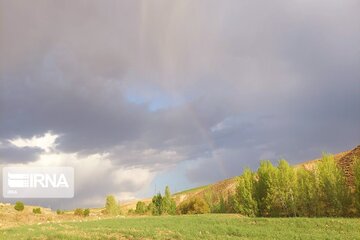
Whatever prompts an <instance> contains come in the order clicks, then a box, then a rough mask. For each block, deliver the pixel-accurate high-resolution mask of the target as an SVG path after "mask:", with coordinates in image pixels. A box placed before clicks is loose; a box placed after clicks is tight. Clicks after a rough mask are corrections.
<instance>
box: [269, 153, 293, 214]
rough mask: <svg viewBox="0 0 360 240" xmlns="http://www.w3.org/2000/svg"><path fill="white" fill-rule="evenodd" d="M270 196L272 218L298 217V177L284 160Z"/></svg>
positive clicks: (276, 172)
mask: <svg viewBox="0 0 360 240" xmlns="http://www.w3.org/2000/svg"><path fill="white" fill-rule="evenodd" d="M271 184H272V185H271V187H270V190H269V195H268V203H269V207H270V212H271V216H286V217H288V216H295V215H296V185H297V184H296V175H295V171H294V169H293V168H292V167H290V165H289V164H288V162H287V161H286V160H284V159H282V160H280V161H279V164H278V167H277V169H276V171H275V175H274V176H273V181H272V182H271Z"/></svg>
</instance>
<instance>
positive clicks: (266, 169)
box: [255, 160, 276, 216]
mask: <svg viewBox="0 0 360 240" xmlns="http://www.w3.org/2000/svg"><path fill="white" fill-rule="evenodd" d="M275 175H276V168H275V167H274V166H273V165H272V163H271V162H270V161H268V160H266V161H261V163H260V167H259V168H258V171H257V178H258V181H257V182H256V184H255V199H256V202H257V206H258V209H259V215H260V216H269V215H270V209H271V196H270V193H271V191H272V190H271V189H272V188H273V186H274V180H275Z"/></svg>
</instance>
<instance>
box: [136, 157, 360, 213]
mask: <svg viewBox="0 0 360 240" xmlns="http://www.w3.org/2000/svg"><path fill="white" fill-rule="evenodd" d="M351 169H352V171H353V176H354V181H353V184H350V185H349V184H347V182H346V178H345V175H344V172H343V170H342V169H341V168H340V167H339V166H338V164H337V163H336V161H335V159H334V156H333V155H329V154H324V155H323V157H322V159H321V160H320V161H319V162H318V163H316V164H314V166H313V168H312V169H305V168H304V167H298V168H294V167H292V166H290V165H289V163H288V162H287V161H286V160H280V161H279V162H278V165H277V166H274V165H273V164H272V163H271V162H270V161H268V160H267V161H261V162H260V166H259V168H258V169H257V171H255V172H254V171H251V170H250V169H245V170H244V172H243V174H242V175H241V176H239V177H238V178H237V186H236V190H235V193H231V194H228V196H227V197H226V198H225V197H224V196H222V195H221V194H220V195H218V196H216V194H215V193H212V192H207V193H205V194H204V196H202V197H199V196H198V197H193V198H190V199H187V200H185V201H183V202H181V203H180V204H179V205H177V206H176V203H175V201H174V200H173V198H172V197H171V194H170V189H169V187H166V188H165V195H164V196H162V195H161V194H160V193H158V194H157V195H155V196H154V197H153V199H152V202H151V203H149V204H148V205H146V204H145V203H144V202H141V201H139V202H138V203H137V204H136V209H135V210H130V213H135V214H152V215H163V214H170V215H172V214H201V213H210V212H211V213H240V214H242V215H246V216H258V217H351V216H360V158H357V159H354V165H353V166H352V168H351ZM214 198H216V201H214ZM214 202H215V203H214Z"/></svg>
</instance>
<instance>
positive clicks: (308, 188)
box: [296, 168, 319, 217]
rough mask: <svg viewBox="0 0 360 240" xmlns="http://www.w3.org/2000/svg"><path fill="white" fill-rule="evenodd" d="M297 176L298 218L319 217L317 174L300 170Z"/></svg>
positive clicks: (303, 169)
mask: <svg viewBox="0 0 360 240" xmlns="http://www.w3.org/2000/svg"><path fill="white" fill-rule="evenodd" d="M296 175H297V188H298V189H297V197H296V198H297V200H296V204H297V213H298V216H303V217H314V216H317V215H318V205H319V197H318V194H319V180H318V178H317V175H316V172H315V171H311V170H306V169H305V168H299V169H297V171H296Z"/></svg>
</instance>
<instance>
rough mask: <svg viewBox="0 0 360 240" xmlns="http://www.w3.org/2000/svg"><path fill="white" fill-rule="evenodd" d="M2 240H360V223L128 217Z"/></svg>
mask: <svg viewBox="0 0 360 240" xmlns="http://www.w3.org/2000/svg"><path fill="white" fill-rule="evenodd" d="M0 239H360V219H344V218H271V219H270V218H245V217H240V216H238V215H216V214H211V215H187V216H162V217H127V218H116V219H106V220H97V221H86V222H84V221H83V222H67V223H49V224H43V225H28V226H21V227H16V228H11V229H5V230H1V231H0Z"/></svg>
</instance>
